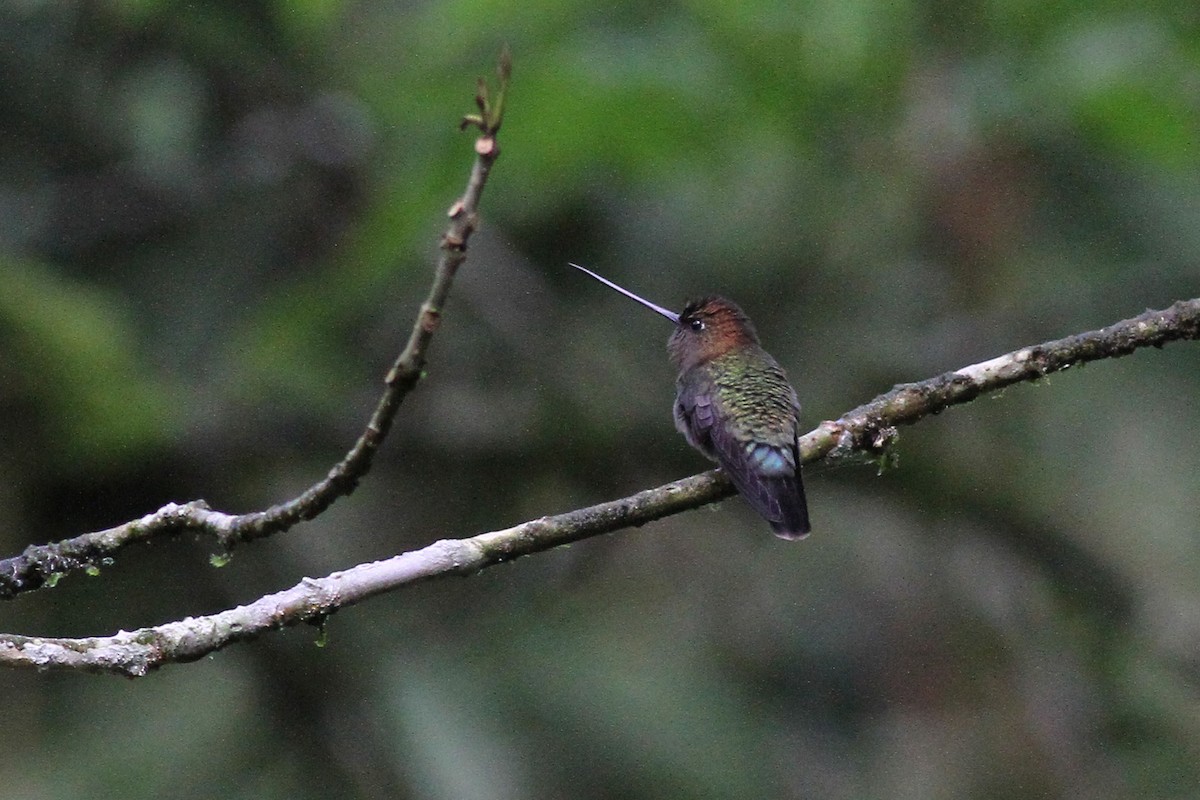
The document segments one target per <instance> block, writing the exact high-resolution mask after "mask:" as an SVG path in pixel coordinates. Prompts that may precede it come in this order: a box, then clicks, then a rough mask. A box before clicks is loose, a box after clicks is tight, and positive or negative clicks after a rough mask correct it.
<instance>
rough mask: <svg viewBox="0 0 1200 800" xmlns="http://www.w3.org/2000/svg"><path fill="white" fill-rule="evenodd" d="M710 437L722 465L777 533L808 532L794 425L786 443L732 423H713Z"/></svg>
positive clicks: (798, 534)
mask: <svg viewBox="0 0 1200 800" xmlns="http://www.w3.org/2000/svg"><path fill="white" fill-rule="evenodd" d="M709 437H710V440H711V442H712V448H713V452H714V455H715V457H716V459H717V462H718V463H719V464H720V465H721V469H723V470H724V471H725V474H726V475H728V476H729V479H730V480H731V481H733V485H734V486H736V487H737V490H738V492H739V493H740V494H741V495H742V497H744V498H746V502H748V503H749V504H750V505H751V507H752V508H754V510H755V511H757V512H758V513H759V514H761V515H762V516H763V517H764V518H765V519H766V520H767V522H769V523H770V524H771V528H772V529H773V530H774V531H775V533H776V535H778V536H780V537H782V538H785V539H798V538H800V537H802V536H804V535H806V534H807V533H808V532H809V521H808V503H807V501H806V500H805V497H804V484H803V482H802V480H801V477H800V469H799V464H800V451H799V446H798V444H797V441H796V432H795V430H794V429H793V430H792V431H791V435H790V437H789V439H788V441H787V443H786V444H784V445H775V444H771V443H768V442H764V441H761V440H758V439H755V438H753V437H750V438H747V436H746V435H745V434H744V433H740V432H739V431H738V430H737V429H736V428H735V427H734V426H733V425H731V424H729V423H725V424H720V423H715V424H713V425H712V426H711V427H710V428H709Z"/></svg>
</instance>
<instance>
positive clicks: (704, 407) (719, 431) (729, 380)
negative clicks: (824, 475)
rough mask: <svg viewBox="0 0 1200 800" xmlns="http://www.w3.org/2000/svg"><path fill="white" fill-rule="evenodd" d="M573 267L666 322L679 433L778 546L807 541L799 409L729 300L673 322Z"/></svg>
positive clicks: (713, 298) (713, 301)
mask: <svg viewBox="0 0 1200 800" xmlns="http://www.w3.org/2000/svg"><path fill="white" fill-rule="evenodd" d="M571 266H572V267H574V268H575V269H577V270H579V271H580V272H584V273H586V274H588V275H590V276H592V277H593V278H595V279H596V280H598V281H600V282H601V283H603V284H604V285H605V286H608V287H609V288H611V289H615V290H616V291H618V292H620V293H621V294H623V295H625V296H626V297H628V298H630V299H631V300H636V301H637V302H639V303H641V304H642V305H644V306H646V308H649V309H650V310H652V311H655V312H657V313H659V314H661V315H662V316H664V317H666V318H667V319H669V320H670V321H671V322H672V323H673V324H674V325H675V330H674V331H673V332H672V333H671V337H670V339H668V340H667V353H668V354H669V355H670V357H671V361H672V362H674V364H675V367H676V368H677V369H678V370H679V376H678V378H676V380H675V410H674V416H675V427H676V428H678V429H679V432H680V433H682V434H683V435H684V437H685V438H686V439H687V441H688V444H690V445H691V446H692V447H694V448H696V449H697V450H699V451H700V452H701V453H703V454H704V455H705V456H707V457H708V458H710V459H712V460H713V461H716V462H717V464H719V465H720V467H721V470H722V471H723V472H724V473H725V474H726V475H728V476H729V479H730V480H731V481H732V482H733V485H734V486H735V487H736V488H737V490H738V492H739V493H740V494H741V495H742V497H744V498H745V499H746V502H748V503H749V504H750V505H751V506H752V507H753V508H754V510H755V511H757V512H758V513H759V514H761V515H762V516H763V518H765V519H766V520H767V522H768V523H770V525H771V529H772V530H773V531H775V535H776V536H778V537H780V538H781V539H802V538H804V537H805V536H807V535H808V532H809V530H811V528H810V527H809V523H808V504H807V502H806V501H805V499H804V484H803V482H802V481H801V479H800V446H799V437H800V401H799V400H798V399H797V397H796V390H795V389H793V388H792V385H791V384H790V383H789V382H788V379H787V374H786V373H784V371H783V367H781V366H779V362H777V361H776V360H775V359H774V358H772V357H771V355H770V354H769V353H768V352H767V351H766V350H763V348H762V345H761V344H759V341H758V333H757V332H756V331H755V329H754V323H752V322H751V321H750V318H749V317H747V316H746V314H745V312H743V311H742V309H741V308H739V307H738V305H737V304H736V303H734V302H733V301H732V300H727V299H726V298H724V297H719V296H717V295H710V296H708V297H703V298H701V299H699V300H693V301H691V302H689V303H688V304H687V305H686V306H684V308H683V311H681V312H679V313H678V314H676V313H675V312H674V311H669V310H667V309H665V308H663V307H662V306H658V305H655V304H654V303H651V302H650V301H649V300H646V299H645V298H642V297H639V296H638V295H636V294H634V293H633V292H631V291H629V290H628V289H625V288H623V287H621V286H618V285H617V284H615V283H613V282H612V281H610V280H608V279H607V278H603V277H601V276H599V275H597V274H596V273H594V272H592V271H591V270H590V269H587V268H585V267H581V266H579V265H578V264H571Z"/></svg>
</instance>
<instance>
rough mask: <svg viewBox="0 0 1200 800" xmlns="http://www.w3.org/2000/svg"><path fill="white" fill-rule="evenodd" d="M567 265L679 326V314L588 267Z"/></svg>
mask: <svg viewBox="0 0 1200 800" xmlns="http://www.w3.org/2000/svg"><path fill="white" fill-rule="evenodd" d="M567 264H569V265H570V266H572V267H574V268H575V269H577V270H579V271H580V272H586V273H587V274H588V275H591V276H592V277H593V278H595V279H596V280H598V281H600V282H601V283H603V284H604V285H605V286H607V287H608V288H610V289H616V290H617V291H618V292H620V293H621V294H623V295H625V296H626V297H628V298H629V299H630V300H637V301H638V302H639V303H641V304H642V305H644V306H645V307H646V308H648V309H650V310H651V311H657V312H658V313H659V314H662V315H663V316H664V317H666V318H667V319H669V320H671V322H673V323H675V324H676V325H678V324H679V315H678V314H676V313H675V312H674V311H667V310H666V309H665V308H663V307H662V306H656V305H654V303H651V302H650V301H649V300H647V299H645V298H644V297H638V296H637V295H636V294H634V293H633V292H631V291H629V290H628V289H624V288H622V287H620V286H617V285H616V284H615V283H613V282H612V281H610V280H609V279H608V278H602V277H600V276H599V275H597V274H596V273H594V272H592V271H591V270H590V269H588V268H587V267H581V266H579V265H578V264H571V262H569V261H568V262H567Z"/></svg>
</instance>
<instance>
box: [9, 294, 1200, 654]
mask: <svg viewBox="0 0 1200 800" xmlns="http://www.w3.org/2000/svg"><path fill="white" fill-rule="evenodd" d="M1179 339H1192V340H1195V339H1200V298H1198V299H1193V300H1186V301H1180V302H1177V303H1175V304H1174V305H1172V306H1171V307H1170V308H1168V309H1165V310H1163V311H1148V312H1146V313H1145V314H1142V315H1141V316H1138V317H1134V318H1133V319H1128V320H1125V321H1123V322H1118V323H1116V324H1115V325H1111V326H1109V327H1107V328H1104V329H1102V330H1098V331H1091V332H1088V333H1081V334H1078V335H1075V336H1068V337H1067V338H1065V339H1058V340H1056V341H1051V342H1045V343H1044V344H1040V345H1035V346H1032V347H1025V348H1022V349H1020V350H1016V351H1014V352H1011V353H1008V354H1006V355H1003V356H1000V357H998V358H993V359H990V360H988V361H984V362H981V363H979V364H972V365H970V366H967V367H963V368H962V369H959V370H955V371H954V372H947V373H945V374H943V375H939V376H937V377H934V378H930V379H929V380H925V381H921V382H919V383H908V384H901V385H899V386H896V387H895V388H893V389H892V390H891V391H889V392H887V393H886V394H883V395H880V396H879V397H877V398H875V399H874V400H872V401H871V402H869V403H866V404H865V405H861V406H859V407H858V408H856V409H854V410H853V411H850V412H848V413H847V414H845V415H843V416H842V417H840V418H839V419H837V420H834V421H828V422H823V423H821V425H820V426H818V427H817V429H816V430H814V431H811V432H810V433H808V434H806V435H805V436H804V437H803V438H802V439H801V450H802V452H803V455H804V460H805V461H806V462H811V461H814V460H817V459H820V458H834V457H841V456H845V455H849V454H851V453H856V452H866V453H872V454H878V453H880V452H882V451H883V450H885V449H886V448H887V447H888V446H889V445H890V444H891V443H892V442H894V441H895V438H896V431H895V428H896V426H898V425H908V424H912V423H914V422H916V421H918V420H920V419H922V418H924V417H926V416H929V415H931V414H936V413H938V412H940V411H943V410H945V409H946V408H949V407H950V406H953V405H957V404H960V403H966V402H969V401H971V400H973V399H974V398H976V397H978V396H980V395H983V394H988V393H991V392H995V391H998V390H1000V389H1003V388H1004V387H1006V386H1010V385H1012V384H1014V383H1019V382H1022V381H1032V380H1037V379H1038V378H1041V377H1042V376H1044V375H1047V374H1049V373H1052V372H1058V371H1061V370H1064V369H1067V368H1068V367H1071V366H1074V365H1076V364H1083V363H1086V362H1088V361H1097V360H1100V359H1106V358H1117V357H1119V356H1123V355H1128V354H1129V353H1132V352H1133V351H1134V350H1137V349H1139V348H1142V347H1161V346H1162V345H1163V344H1166V343H1167V342H1171V341H1175V340H1179ZM733 493H734V490H733V487H732V486H731V485H730V483H729V482H728V480H726V478H725V477H724V475H722V474H721V472H720V471H719V470H711V471H709V472H705V473H702V474H700V475H694V476H692V477H690V478H685V479H683V480H679V481H675V482H673V483H669V484H666V485H665V486H660V487H658V488H656V489H648V490H646V491H642V492H638V493H637V494H634V495H632V496H630V497H626V498H623V499H621V500H613V501H611V502H607V503H601V504H599V505H595V506H591V507H589V508H583V509H579V510H576V511H571V512H568V513H565V514H559V515H556V516H551V517H542V518H540V519H536V520H531V521H529V522H524V523H522V524H520V525H516V526H514V527H511V528H506V529H504V530H498V531H491V532H489V533H482V534H479V535H478V536H473V537H470V538H466V539H447V540H442V541H438V542H434V543H433V544H431V545H429V546H427V547H424V548H422V549H420V550H414V551H411V552H408V553H404V554H401V555H398V556H395V557H393V558H390V559H386V560H384V561H377V562H373V563H370V564H361V565H359V566H356V567H353V568H351V569H347V570H344V571H339V572H335V573H333V574H331V575H329V576H327V577H325V578H318V579H313V578H305V579H304V580H303V581H301V582H300V583H298V584H297V585H295V586H293V587H292V588H290V589H287V590H285V591H282V592H278V593H276V594H271V595H267V596H265V597H262V598H260V599H258V600H256V601H254V602H252V603H250V604H248V605H244V606H238V607H237V608H232V609H229V610H227V611H222V612H220V613H218V614H213V615H211V616H205V617H194V618H193V617H189V618H187V619H183V620H180V621H178V622H169V623H167V624H164V625H158V626H154V627H149V628H140V629H138V630H136V631H121V632H118V633H116V634H114V635H112V636H102V637H92V638H85V639H56V638H44V637H31V636H19V635H14V634H0V664H4V665H8V666H14V667H33V668H37V669H72V670H84V671H89V672H104V673H113V674H119V675H126V676H130V677H137V676H141V675H145V674H146V673H148V672H150V671H152V670H154V669H157V668H158V667H161V666H163V665H164V664H169V663H175V662H185V661H193V660H195V659H197V658H200V657H202V656H204V655H207V654H209V653H212V652H215V651H217V650H220V649H221V648H223V647H226V646H227V645H230V644H232V643H234V642H238V641H242V640H245V639H250V638H254V637H256V636H259V635H261V634H262V633H265V632H267V631H270V630H275V629H278V628H282V627H285V626H289V625H295V624H297V623H300V622H321V621H323V620H324V619H325V618H326V617H327V616H329V615H330V614H331V613H333V612H334V611H337V610H338V609H340V608H344V607H346V606H350V605H353V604H355V603H358V602H361V601H363V600H365V599H367V598H369V597H372V596H374V595H377V594H380V593H381V592H386V591H390V590H393V589H396V588H399V587H401V586H408V585H410V584H414V583H419V582H422V581H426V580H430V579H433V578H441V577H446V576H450V575H463V576H465V575H472V574H474V573H476V572H479V571H480V570H482V569H484V568H486V567H489V566H492V565H494V564H500V563H503V562H506V561H512V560H513V559H515V558H519V557H521V556H524V555H529V554H532V553H537V552H541V551H544V550H549V549H551V548H554V547H557V546H559V545H562V544H568V543H570V542H575V541H579V540H581V539H586V538H589V537H592V536H598V535H600V534H604V533H611V532H613V531H616V530H619V529H622V528H629V527H636V526H639V525H643V524H645V523H647V522H650V521H653V520H656V519H661V518H663V517H666V516H670V515H672V514H677V513H679V512H681V511H686V510H689V509H693V508H698V507H700V506H703V505H705V504H708V503H712V502H714V501H717V500H721V499H723V498H725V497H728V496H730V495H732V494H733ZM214 513H215V512H211V511H207V510H206V509H204V508H202V507H196V506H194V505H188V506H174V507H170V510H168V509H163V510H161V511H159V512H157V514H160V515H162V514H165V515H168V516H169V515H178V516H179V517H180V518H182V519H185V520H190V519H191V518H192V517H193V516H198V517H201V518H202V517H204V516H205V515H211V514H214ZM150 516H151V517H155V516H157V515H150ZM143 521H144V520H138V521H135V522H133V523H129V524H130V525H137V524H141V523H143ZM147 524H153V522H151V523H147ZM211 524H220V522H219V520H218V521H217V522H213V523H211Z"/></svg>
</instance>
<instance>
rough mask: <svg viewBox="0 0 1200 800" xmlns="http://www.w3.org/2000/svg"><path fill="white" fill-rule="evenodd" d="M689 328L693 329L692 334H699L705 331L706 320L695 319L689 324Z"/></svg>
mask: <svg viewBox="0 0 1200 800" xmlns="http://www.w3.org/2000/svg"><path fill="white" fill-rule="evenodd" d="M688 327H689V328H691V329H692V332H694V333H699V332H700V331H702V330H704V320H702V319H694V320H692V321H691V322H689V323H688Z"/></svg>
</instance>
